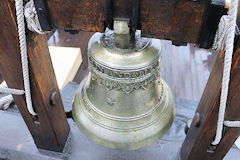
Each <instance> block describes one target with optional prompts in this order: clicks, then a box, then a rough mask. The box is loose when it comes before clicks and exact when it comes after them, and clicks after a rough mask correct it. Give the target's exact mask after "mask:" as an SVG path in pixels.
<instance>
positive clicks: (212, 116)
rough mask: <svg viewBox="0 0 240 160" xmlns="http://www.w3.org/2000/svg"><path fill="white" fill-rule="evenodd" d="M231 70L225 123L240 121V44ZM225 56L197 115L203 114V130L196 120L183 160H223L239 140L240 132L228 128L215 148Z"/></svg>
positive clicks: (204, 94)
mask: <svg viewBox="0 0 240 160" xmlns="http://www.w3.org/2000/svg"><path fill="white" fill-rule="evenodd" d="M236 48H237V49H236V51H235V54H234V57H233V62H232V68H231V81H230V86H229V93H228V101H227V110H226V114H225V120H240V115H239V112H240V103H239V99H240V94H239V93H240V41H238V43H237V47H236ZM223 59H224V53H223V52H221V53H219V55H218V57H217V60H216V63H215V66H214V68H213V70H212V72H211V74H210V77H209V80H208V82H207V85H206V88H205V90H204V93H203V96H202V99H201V100H200V103H199V106H198V108H197V111H196V113H199V114H200V126H196V125H195V124H197V123H196V121H197V116H196V117H195V118H194V119H193V123H192V124H191V127H190V129H189V130H188V133H187V136H186V139H185V141H184V143H183V145H182V149H181V159H182V160H193V159H194V160H202V159H211V160H218V159H223V158H224V156H225V155H226V153H227V152H228V151H229V149H230V148H231V146H232V145H233V143H234V142H235V140H236V138H237V137H238V136H239V135H240V128H226V129H225V132H224V135H223V139H222V140H221V142H220V144H219V145H218V146H216V148H215V146H211V142H212V141H213V139H214V137H215V134H216V126H217V117H218V109H219V101H220V93H221V80H222V71H223Z"/></svg>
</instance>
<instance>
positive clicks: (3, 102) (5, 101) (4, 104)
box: [0, 94, 13, 110]
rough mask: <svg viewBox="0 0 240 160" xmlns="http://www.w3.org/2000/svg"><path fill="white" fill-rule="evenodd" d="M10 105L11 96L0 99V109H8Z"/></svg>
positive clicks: (11, 101)
mask: <svg viewBox="0 0 240 160" xmlns="http://www.w3.org/2000/svg"><path fill="white" fill-rule="evenodd" d="M11 103H13V97H12V95H11V94H10V95H7V96H4V97H2V98H1V99H0V109H3V110H6V109H8V108H9V106H10V104H11Z"/></svg>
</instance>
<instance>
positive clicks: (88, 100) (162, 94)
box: [73, 19, 175, 150]
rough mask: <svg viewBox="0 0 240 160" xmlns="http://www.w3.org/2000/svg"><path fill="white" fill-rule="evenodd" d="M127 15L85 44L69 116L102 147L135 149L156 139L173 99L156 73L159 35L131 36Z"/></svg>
mask: <svg viewBox="0 0 240 160" xmlns="http://www.w3.org/2000/svg"><path fill="white" fill-rule="evenodd" d="M129 30H130V29H129V27H128V21H127V20H122V19H121V20H115V21H114V30H113V31H112V30H106V32H105V33H104V34H102V33H95V34H94V35H93V36H92V37H91V39H90V41H89V45H88V58H89V68H90V72H89V75H88V77H86V78H85V79H84V80H83V81H82V83H81V84H80V86H79V88H78V90H77V92H76V95H75V98H74V103H73V117H74V120H75V122H76V124H77V125H78V127H79V128H80V130H81V131H82V132H83V133H84V134H85V135H86V136H87V137H88V138H89V139H91V140H93V141H94V142H96V143H97V144H101V145H103V146H105V147H109V148H113V149H121V150H130V149H137V148H140V147H143V146H146V145H149V144H151V143H153V142H155V141H156V140H158V139H159V138H160V137H161V136H162V135H163V134H164V133H166V131H167V130H168V129H169V128H170V126H171V124H172V122H173V119H174V114H175V104H174V100H173V96H172V94H171V91H170V89H169V87H168V85H167V84H166V83H165V82H164V81H163V80H162V79H161V78H160V60H161V41H160V40H157V39H149V38H142V37H141V36H140V33H139V32H140V31H137V32H136V34H135V41H134V42H133V41H131V37H130V33H129V32H130V31H129Z"/></svg>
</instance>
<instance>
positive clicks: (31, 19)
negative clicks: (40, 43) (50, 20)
mask: <svg viewBox="0 0 240 160" xmlns="http://www.w3.org/2000/svg"><path fill="white" fill-rule="evenodd" d="M15 6H16V16H17V26H18V36H19V37H18V38H19V44H20V54H21V63H22V73H23V82H24V90H19V89H11V88H8V87H7V85H6V84H2V85H0V93H6V94H13V95H23V94H25V98H26V104H27V109H28V111H29V113H30V114H32V115H37V114H36V112H35V111H34V109H33V106H32V99H31V90H30V82H29V68H28V56H27V44H26V33H25V22H24V15H25V17H26V21H27V27H28V29H29V30H31V31H34V32H37V33H39V34H44V33H45V32H43V31H42V29H41V26H40V23H39V20H38V17H37V13H36V9H35V7H34V2H33V0H30V1H29V2H28V3H27V4H26V5H25V10H24V6H23V0H15ZM12 101H13V97H12V95H8V96H5V97H3V98H1V99H0V108H2V109H7V108H8V106H9V105H10V104H11V103H12Z"/></svg>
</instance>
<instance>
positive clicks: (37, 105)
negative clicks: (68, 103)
mask: <svg viewBox="0 0 240 160" xmlns="http://www.w3.org/2000/svg"><path fill="white" fill-rule="evenodd" d="M11 7H12V4H11V3H10V1H8V0H1V1H0V19H1V21H0V27H1V30H0V37H1V38H0V55H1V56H0V68H1V74H2V75H3V77H4V79H5V80H6V82H7V84H8V86H9V87H10V88H18V89H23V77H22V69H21V61H20V49H19V42H18V32H17V25H16V21H15V17H14V13H13V12H12V8H11ZM27 46H28V56H29V69H30V83H31V93H32V102H33V107H34V109H35V111H36V113H37V117H33V116H31V115H30V113H29V112H28V110H27V107H26V102H25V97H24V95H23V96H14V101H15V103H16V104H17V106H18V108H19V111H20V112H21V115H22V117H23V119H24V121H25V123H26V125H27V127H28V129H29V131H30V133H31V134H32V136H33V139H34V142H35V143H36V145H37V147H38V148H41V149H47V150H52V151H59V152H60V151H62V150H63V148H64V145H65V142H66V139H67V137H68V133H69V125H68V123H67V119H66V115H65V112H64V109H63V104H62V100H61V97H60V93H59V90H58V87H57V82H56V78H55V75H54V71H53V67H52V63H51V59H50V55H49V51H48V45H47V40H46V37H45V36H42V35H38V34H35V33H31V32H28V33H27ZM53 92H55V93H56V94H55V97H54V99H53V101H52V102H50V97H51V95H52V93H53ZM51 103H52V104H51ZM19 132H21V131H19Z"/></svg>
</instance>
